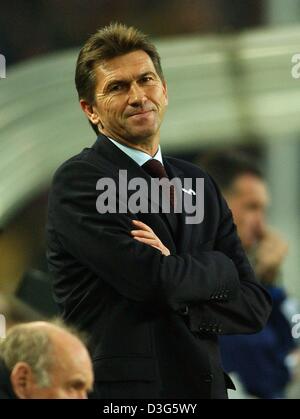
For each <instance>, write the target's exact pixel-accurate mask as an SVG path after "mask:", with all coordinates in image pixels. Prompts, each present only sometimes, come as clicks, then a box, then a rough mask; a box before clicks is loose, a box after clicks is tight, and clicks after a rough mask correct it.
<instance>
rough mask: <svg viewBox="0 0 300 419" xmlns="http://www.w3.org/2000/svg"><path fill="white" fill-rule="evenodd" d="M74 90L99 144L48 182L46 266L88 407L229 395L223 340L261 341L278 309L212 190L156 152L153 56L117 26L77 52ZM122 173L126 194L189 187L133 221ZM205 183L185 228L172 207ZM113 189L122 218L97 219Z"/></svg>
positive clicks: (159, 111)
mask: <svg viewBox="0 0 300 419" xmlns="http://www.w3.org/2000/svg"><path fill="white" fill-rule="evenodd" d="M76 87H77V91H78V94H79V99H80V104H81V107H82V109H83V111H84V112H85V114H86V115H87V117H88V119H89V121H90V123H91V124H92V126H93V128H94V130H95V131H96V132H97V133H98V138H97V141H96V142H95V144H94V145H93V146H92V147H91V148H85V149H84V150H83V151H82V152H81V153H80V154H78V155H77V156H74V157H72V158H71V159H69V160H68V161H67V162H65V163H64V164H63V165H62V166H61V167H60V168H59V169H58V170H57V172H56V174H55V176H54V179H53V185H52V188H51V193H50V196H49V217H48V227H47V231H48V261H49V267H50V269H51V271H52V272H53V273H54V278H55V279H54V291H55V297H56V301H57V303H58V305H59V307H60V309H61V311H62V315H63V317H64V319H65V320H66V321H68V322H71V323H73V324H75V325H76V326H77V327H79V328H80V329H83V330H84V331H85V332H87V333H88V334H89V336H90V350H91V354H92V358H93V364H94V371H95V393H94V397H99V398H187V397H190V398H226V397H227V391H226V388H227V387H229V386H232V383H231V382H230V380H229V379H228V377H227V376H226V375H224V373H223V371H222V368H221V364H220V357H219V347H218V336H219V335H222V334H228V333H231V334H232V333H253V332H256V331H258V330H260V329H261V328H262V327H263V326H264V324H265V322H266V320H267V318H268V315H269V312H270V305H271V304H270V299H269V297H268V295H267V293H266V292H265V291H264V290H263V288H262V287H261V286H260V285H259V284H258V283H257V281H256V279H255V276H254V274H253V271H252V269H251V267H250V265H249V263H248V261H247V258H246V256H245V254H244V251H243V249H242V247H241V243H240V241H239V239H238V236H237V234H236V229H235V226H234V224H233V222H232V217H231V213H230V211H229V209H228V207H227V205H226V203H225V201H224V199H223V198H222V196H221V195H220V193H219V191H218V189H217V187H216V185H215V183H214V182H213V180H212V179H211V178H210V177H209V176H208V175H207V174H206V173H204V172H203V171H202V170H201V169H199V168H198V167H197V166H195V165H192V164H190V163H187V162H184V161H181V160H177V159H173V158H166V157H162V155H161V150H160V147H159V139H160V135H159V132H160V125H161V122H162V119H163V115H164V112H165V109H166V106H167V101H168V97H167V87H166V83H165V80H164V77H163V73H162V69H161V65H160V58H159V55H158V53H157V51H156V49H155V47H154V45H153V44H152V43H150V41H149V40H148V39H147V38H146V37H145V36H144V35H143V34H141V33H140V32H139V31H137V30H136V29H134V28H127V27H125V26H123V25H119V24H114V25H110V26H109V27H106V28H104V29H102V30H100V31H98V32H97V33H96V34H94V35H93V36H91V38H90V39H89V40H88V41H87V43H86V44H85V46H84V47H83V48H82V49H81V51H80V54H79V57H78V61H77V67H76ZM121 170H122V171H126V174H127V181H128V184H130V182H131V181H136V180H137V179H142V180H143V181H144V182H145V184H146V185H147V186H148V187H149V188H150V187H151V185H152V182H153V178H165V179H166V178H169V179H172V178H177V179H179V181H181V182H182V185H185V183H184V181H185V180H186V178H189V179H190V181H191V184H190V186H189V189H185V188H184V189H185V191H183V190H181V189H180V188H177V189H176V194H175V201H174V196H173V195H174V188H173V189H172V187H171V188H170V190H169V192H170V194H169V195H168V199H169V202H170V212H169V213H167V212H164V211H162V210H161V206H160V205H159V211H158V212H157V213H154V212H151V211H140V212H138V211H136V212H134V211H132V210H131V209H130V208H129V206H126V205H125V204H126V202H124V188H121V189H120V188H118V186H119V179H120V176H119V175H120V173H121V172H120V171H121ZM122 173H124V172H122ZM152 177H153V178H152ZM200 178H203V179H204V219H203V221H202V222H199V221H198V223H194V224H193V223H190V224H189V223H187V213H186V211H187V210H186V208H185V207H184V209H183V210H182V212H181V213H176V210H174V206H175V208H177V207H176V205H177V203H178V202H179V201H180V198H183V199H186V197H187V196H188V197H190V198H191V199H192V203H193V205H195V203H197V204H198V206H199V193H201V192H199V191H198V189H197V185H198V180H199V179H200ZM108 180H111V181H112V182H113V184H114V185H116V188H115V190H114V189H113V188H112V189H111V190H110V193H109V192H107V191H106V192H107V200H106V201H109V202H110V204H109V205H108V207H111V208H112V209H114V208H115V207H116V206H117V207H118V210H117V211H114V210H109V208H108V210H107V212H105V211H104V210H103V207H104V204H105V200H103V199H102V198H103V196H102V198H101V199H102V201H101V199H100V201H101V202H102V204H101V205H99V196H100V195H99V192H98V190H100V189H101V187H100V186H99V185H103V182H107V185H108V184H109V182H108ZM156 180H157V179H156ZM97 189H98V190H97ZM108 189H109V188H108ZM119 189H120V190H119ZM128 189H130V188H128ZM172 191H173V192H172ZM103 193H105V192H103ZM127 193H128V198H129V199H131V198H133V195H134V193H136V192H134V191H133V190H128V191H127ZM112 195H113V196H112ZM148 198H149V199H150V200H151V199H152V197H148ZM148 198H147V199H146V203H147V202H148V201H147V200H148ZM202 198H203V197H202V193H201V202H202V203H203V199H202ZM143 199H144V197H143V196H142V197H141V200H142V201H143V204H145V200H143ZM153 199H154V198H153ZM151 202H152V201H151ZM115 204H117V205H115ZM124 207H125V210H124ZM120 208H121V209H120ZM197 210H198V208H196V209H195V212H197ZM196 218H197V217H195V219H196Z"/></svg>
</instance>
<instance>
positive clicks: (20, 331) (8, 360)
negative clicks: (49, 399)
mask: <svg viewBox="0 0 300 419" xmlns="http://www.w3.org/2000/svg"><path fill="white" fill-rule="evenodd" d="M52 353H53V347H52V342H51V338H50V337H49V335H48V333H47V331H45V330H39V329H35V328H29V327H26V325H24V324H23V325H17V326H14V327H12V328H11V329H10V330H9V332H8V334H7V337H6V338H5V339H1V341H0V358H1V359H2V360H3V362H4V364H5V365H6V367H7V368H8V369H9V370H10V371H12V370H13V368H14V366H15V365H16V364H17V363H18V362H25V363H26V364H28V365H29V366H30V368H31V369H32V372H33V374H34V376H35V379H36V381H37V384H38V386H39V387H49V386H50V385H51V379H50V374H49V371H50V369H51V366H52V361H53V359H52V355H51V354H52Z"/></svg>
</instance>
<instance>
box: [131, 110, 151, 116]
mask: <svg viewBox="0 0 300 419" xmlns="http://www.w3.org/2000/svg"><path fill="white" fill-rule="evenodd" d="M151 112H153V110H152V109H150V110H148V111H140V112H135V113H133V114H131V115H129V118H133V117H136V118H139V117H143V116H148V115H149V114H150V113H151Z"/></svg>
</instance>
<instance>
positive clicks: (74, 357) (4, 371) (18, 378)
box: [0, 322, 93, 399]
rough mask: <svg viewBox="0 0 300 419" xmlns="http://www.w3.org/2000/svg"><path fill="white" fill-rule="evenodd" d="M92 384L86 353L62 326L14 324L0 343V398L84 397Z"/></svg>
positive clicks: (69, 331) (90, 368) (78, 340)
mask: <svg viewBox="0 0 300 419" xmlns="http://www.w3.org/2000/svg"><path fill="white" fill-rule="evenodd" d="M92 385H93V371H92V364H91V360H90V357H89V354H88V352H87V350H86V348H85V346H84V344H83V343H82V341H81V340H80V339H79V338H78V337H77V336H76V335H75V334H74V332H73V331H72V330H70V329H67V328H66V327H65V326H62V325H58V324H51V323H46V322H33V323H27V324H22V325H17V326H14V327H12V328H11V329H10V330H9V331H8V334H7V337H6V338H5V339H2V341H1V343H0V399H1V398H8V399H15V398H19V399H84V398H87V393H88V391H90V390H91V389H92Z"/></svg>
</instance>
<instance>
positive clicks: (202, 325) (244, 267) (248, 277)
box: [189, 180, 272, 335]
mask: <svg viewBox="0 0 300 419" xmlns="http://www.w3.org/2000/svg"><path fill="white" fill-rule="evenodd" d="M211 181H212V183H213V185H214V187H215V189H216V193H217V195H218V197H219V204H220V209H221V214H222V218H221V222H220V224H219V228H218V234H217V238H216V241H215V246H214V248H215V249H216V250H217V251H219V252H222V253H223V254H224V255H226V256H227V257H228V258H230V259H231V260H232V261H233V263H234V265H235V268H236V270H237V272H238V278H239V292H237V293H235V294H234V295H231V296H230V295H229V293H228V290H227V289H226V284H225V283H223V286H222V291H221V292H220V293H219V294H217V295H214V296H211V298H210V300H209V301H206V302H205V303H204V304H191V305H190V306H189V320H190V327H191V330H192V331H193V332H198V333H200V334H215V335H218V334H219V335H226V334H239V333H245V334H247V333H255V332H257V331H259V330H261V329H262V328H263V327H264V325H265V324H266V322H267V319H268V317H269V314H270V312H271V307H272V301H271V297H270V296H269V294H268V293H267V291H266V290H265V289H264V287H262V285H261V284H259V283H258V281H257V280H256V277H255V274H254V272H253V269H252V267H251V265H250V263H249V261H248V259H247V257H246V255H245V252H244V250H243V247H242V244H241V241H240V239H239V237H238V235H237V231H236V226H235V225H234V223H233V220H232V214H231V211H230V210H229V208H228V206H227V203H226V202H225V200H224V198H223V197H222V196H221V194H220V192H219V190H218V187H217V186H216V184H215V183H214V181H213V180H211ZM194 257H196V258H197V257H200V258H201V253H199V256H196V255H194Z"/></svg>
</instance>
